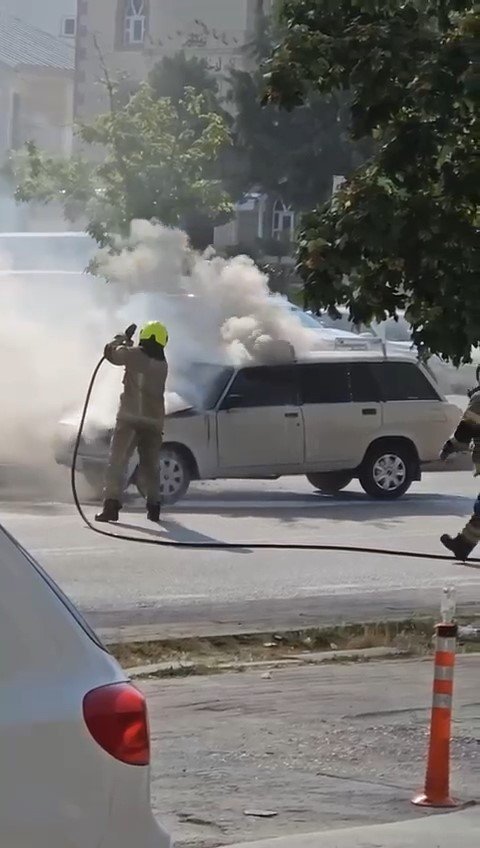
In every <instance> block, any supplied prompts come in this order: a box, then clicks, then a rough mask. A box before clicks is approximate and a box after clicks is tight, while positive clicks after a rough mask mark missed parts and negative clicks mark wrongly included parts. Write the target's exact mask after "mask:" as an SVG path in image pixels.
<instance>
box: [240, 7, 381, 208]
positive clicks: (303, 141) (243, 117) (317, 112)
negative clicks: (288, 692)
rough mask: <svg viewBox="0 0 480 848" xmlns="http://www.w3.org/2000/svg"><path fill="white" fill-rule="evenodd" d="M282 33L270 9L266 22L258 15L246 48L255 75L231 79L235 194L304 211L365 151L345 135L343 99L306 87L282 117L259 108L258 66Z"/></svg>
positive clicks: (269, 105)
mask: <svg viewBox="0 0 480 848" xmlns="http://www.w3.org/2000/svg"><path fill="white" fill-rule="evenodd" d="M283 33H284V27H283V26H282V23H281V21H279V20H278V17H277V16H276V13H275V9H274V12H273V14H272V15H270V16H268V17H267V16H265V15H264V14H259V16H258V19H257V26H256V33H255V36H254V38H253V39H252V41H251V43H250V44H249V45H248V46H247V49H248V51H249V53H250V54H251V56H252V58H253V60H254V61H255V62H256V63H258V66H259V67H258V70H256V71H254V72H253V73H249V72H247V71H233V72H232V73H231V100H232V102H233V104H234V106H235V121H234V126H233V134H234V139H235V147H236V150H237V152H238V155H239V157H241V160H242V162H243V165H244V167H243V170H242V171H240V175H239V176H240V180H241V182H240V184H239V186H237V193H238V192H239V191H241V189H242V188H243V187H244V185H245V183H246V184H247V185H248V187H251V186H257V187H258V188H260V189H261V190H263V191H265V192H266V193H269V194H276V195H280V196H281V197H282V199H283V201H284V202H285V203H287V204H291V205H293V206H294V207H295V208H297V209H308V208H311V207H312V205H314V204H315V203H316V202H317V201H318V200H319V199H326V198H327V197H328V196H329V195H330V193H331V189H332V176H333V175H334V174H349V173H350V172H351V171H352V169H353V168H355V167H356V166H358V165H359V164H360V163H361V162H362V161H363V160H364V158H365V149H364V147H362V145H359V144H358V145H355V144H353V143H352V140H351V139H350V137H349V135H348V129H347V123H346V115H347V111H346V103H347V98H346V97H345V95H344V94H343V93H339V92H331V93H328V94H325V95H324V94H319V93H318V92H316V91H315V90H314V88H313V86H311V87H310V90H309V92H308V94H307V95H306V97H305V100H304V102H303V103H302V108H301V109H300V108H299V109H297V110H295V111H290V112H288V111H286V110H279V109H278V108H277V106H276V105H275V104H274V103H272V102H264V103H263V105H262V98H263V95H264V87H265V84H264V77H263V73H262V70H261V66H262V64H263V63H264V62H265V61H266V60H267V58H268V57H269V55H270V54H271V52H272V49H273V45H274V44H275V43H276V42H277V41H278V39H279V38H280V37H281V36H282V34H283Z"/></svg>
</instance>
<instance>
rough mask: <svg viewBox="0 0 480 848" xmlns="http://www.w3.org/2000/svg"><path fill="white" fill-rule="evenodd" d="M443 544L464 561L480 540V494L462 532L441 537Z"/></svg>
mask: <svg viewBox="0 0 480 848" xmlns="http://www.w3.org/2000/svg"><path fill="white" fill-rule="evenodd" d="M440 541H441V543H442V545H444V546H445V547H446V548H448V550H449V551H452V553H453V554H454V555H455V557H456V558H457V559H459V560H462V562H465V560H466V559H467V558H468V556H469V555H470V554H471V553H472V551H473V549H474V548H475V546H476V545H477V544H478V542H480V494H479V495H478V496H477V500H476V501H475V504H474V506H473V513H472V517H471V518H470V520H469V521H468V522H467V524H466V525H465V527H464V528H463V530H462V532H461V533H458V535H457V536H454V537H452V536H448V535H447V534H445V535H444V536H442V537H441V539H440Z"/></svg>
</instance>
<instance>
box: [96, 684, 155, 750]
mask: <svg viewBox="0 0 480 848" xmlns="http://www.w3.org/2000/svg"><path fill="white" fill-rule="evenodd" d="M83 716H84V719H85V723H86V725H87V727H88V729H89V731H90V733H91V734H92V736H93V738H94V739H95V741H96V742H98V744H99V745H100V746H101V747H102V748H103V750H104V751H107V753H108V754H111V756H112V757H115V759H116V760H120V761H121V762H122V763H128V764H129V765H132V766H147V765H148V764H149V762H150V734H149V729H148V714H147V705H146V702H145V698H144V697H143V695H142V693H141V692H139V691H138V689H137V688H136V687H135V686H132V684H131V683H114V684H111V685H109V686H101V687H100V688H99V689H93V690H92V691H91V692H89V693H88V694H87V695H85V697H84V699H83Z"/></svg>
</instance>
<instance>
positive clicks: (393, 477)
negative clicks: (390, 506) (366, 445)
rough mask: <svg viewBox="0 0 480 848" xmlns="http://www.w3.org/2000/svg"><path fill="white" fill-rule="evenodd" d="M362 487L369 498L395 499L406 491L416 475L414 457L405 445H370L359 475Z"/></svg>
mask: <svg viewBox="0 0 480 848" xmlns="http://www.w3.org/2000/svg"><path fill="white" fill-rule="evenodd" d="M358 479H359V480H360V485H361V486H362V489H363V490H364V491H365V492H366V493H367V495H370V497H372V498H377V499H379V500H395V499H396V498H400V497H401V496H402V495H404V494H405V492H407V491H408V489H409V488H410V486H411V485H412V482H413V480H414V479H415V461H414V456H413V453H412V450H409V448H408V445H403V444H400V443H394V442H392V443H391V444H390V443H389V444H380V445H373V447H371V448H370V450H369V451H368V452H367V455H366V456H365V459H364V460H363V463H362V465H361V468H360V473H359V475H358Z"/></svg>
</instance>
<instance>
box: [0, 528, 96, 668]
mask: <svg viewBox="0 0 480 848" xmlns="http://www.w3.org/2000/svg"><path fill="white" fill-rule="evenodd" d="M0 533H2V534H3V535H4V536H5V537H6V538H7V539H8V540H9V542H11V544H12V545H14V546H15V548H16V549H17V551H18V552H19V554H20V555H21V556H22V557H23V558H24V559H26V560H27V561H28V563H29V564H30V565H31V566H32V568H33V569H34V571H35V572H36V573H37V574H38V576H39V577H40V578H41V579H42V580H44V582H45V583H46V584H47V586H48V587H49V589H51V591H52V592H53V593H54V595H56V597H57V598H58V600H59V601H60V602H61V603H62V604H63V606H64V607H66V609H67V610H68V611H69V613H70V615H71V616H72V617H73V618H74V620H75V621H76V622H77V624H78V625H79V627H81V628H82V630H83V631H84V632H85V633H86V634H87V636H88V637H89V638H90V639H91V640H92V642H94V643H95V645H97V647H98V648H101V649H102V651H105V652H107V653H108V651H107V648H106V647H105V645H103V643H102V642H101V641H100V639H99V638H98V636H97V634H96V633H95V631H94V630H93V629H92V628H91V627H90V625H89V624H88V622H87V621H85V619H84V617H83V615H82V614H81V613H80V612H79V611H78V609H77V608H76V606H75V605H74V604H72V602H71V601H70V599H69V598H67V596H66V595H64V593H63V592H62V590H61V589H60V587H59V586H57V584H56V583H55V581H54V580H52V578H51V577H50V576H49V575H48V574H47V572H46V571H45V570H44V569H43V568H42V566H41V565H40V564H39V563H38V562H37V561H36V560H35V559H34V558H33V557H32V555H31V554H30V553H29V552H28V551H27V550H26V549H25V548H24V547H23V546H22V545H21V544H20V542H18V541H17V539H15V538H14V536H11V535H10V533H9V532H8V530H5V527H3V526H2V525H0Z"/></svg>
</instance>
